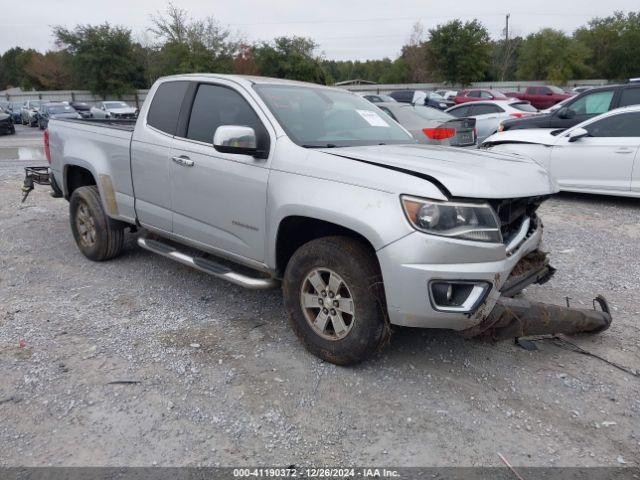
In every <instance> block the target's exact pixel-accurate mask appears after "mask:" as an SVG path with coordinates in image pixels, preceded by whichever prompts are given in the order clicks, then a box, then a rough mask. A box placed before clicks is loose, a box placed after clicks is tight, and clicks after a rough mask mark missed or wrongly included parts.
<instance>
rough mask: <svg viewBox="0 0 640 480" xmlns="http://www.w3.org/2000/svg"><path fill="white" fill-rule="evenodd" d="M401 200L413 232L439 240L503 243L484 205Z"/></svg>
mask: <svg viewBox="0 0 640 480" xmlns="http://www.w3.org/2000/svg"><path fill="white" fill-rule="evenodd" d="M400 200H401V202H402V208H403V209H404V213H405V215H406V216H407V219H408V220H409V222H410V223H411V225H412V226H413V227H414V228H415V229H416V230H419V231H421V232H424V233H428V234H431V235H439V236H442V237H451V238H459V239H462V240H474V241H477V242H489V243H502V234H501V233H500V222H499V220H498V217H497V216H496V214H495V212H494V210H493V208H491V206H490V205H488V204H486V203H463V202H440V201H436V200H429V199H426V198H417V197H410V196H406V195H402V196H401V197H400Z"/></svg>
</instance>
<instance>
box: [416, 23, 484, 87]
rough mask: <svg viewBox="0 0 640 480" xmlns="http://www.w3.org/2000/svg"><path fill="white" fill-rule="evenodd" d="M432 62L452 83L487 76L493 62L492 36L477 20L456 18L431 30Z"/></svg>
mask: <svg viewBox="0 0 640 480" xmlns="http://www.w3.org/2000/svg"><path fill="white" fill-rule="evenodd" d="M426 48H427V55H428V60H429V65H431V66H432V68H433V69H434V74H435V75H436V76H437V77H439V78H440V79H442V80H444V81H445V82H447V83H450V84H462V85H468V84H470V83H471V82H476V81H480V80H484V79H485V78H486V76H487V73H488V71H489V68H490V66H491V40H490V38H489V32H488V31H487V29H486V27H485V26H484V25H482V24H481V23H480V22H479V21H478V20H472V21H470V22H466V23H462V22H461V21H460V20H453V21H451V22H448V23H445V24H444V25H439V26H438V27H436V28H433V29H430V30H429V41H428V43H427V46H426Z"/></svg>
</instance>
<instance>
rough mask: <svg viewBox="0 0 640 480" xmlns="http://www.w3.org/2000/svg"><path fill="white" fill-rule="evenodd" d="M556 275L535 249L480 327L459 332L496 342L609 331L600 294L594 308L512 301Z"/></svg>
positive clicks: (608, 317)
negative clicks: (521, 293) (523, 292)
mask: <svg viewBox="0 0 640 480" xmlns="http://www.w3.org/2000/svg"><path fill="white" fill-rule="evenodd" d="M554 273H555V269H554V268H553V267H551V266H550V265H549V260H548V258H547V254H546V253H544V252H541V251H540V250H536V251H534V252H531V253H530V254H528V255H526V256H525V257H523V258H522V260H520V262H518V264H516V266H515V267H514V269H513V271H512V272H511V274H510V276H509V278H508V279H507V281H506V282H505V284H504V285H503V286H502V289H501V291H500V293H501V296H500V298H498V301H497V302H496V304H495V306H494V307H493V310H491V312H490V313H489V314H488V315H487V316H486V317H485V318H484V319H483V320H482V321H481V322H480V323H479V324H478V325H475V326H473V327H471V328H469V329H467V330H463V331H462V332H460V333H461V334H462V335H464V336H465V337H468V338H476V337H482V338H488V339H491V340H494V341H497V340H506V339H510V338H518V337H529V336H532V335H551V334H559V333H562V334H566V335H572V334H577V333H598V332H602V331H604V330H606V329H608V328H609V326H610V325H611V311H610V309H609V305H608V304H607V301H606V300H605V298H604V297H602V296H601V295H599V296H597V297H596V298H595V299H594V300H593V309H578V308H571V307H569V306H568V305H567V306H566V307H562V306H558V305H551V304H546V303H540V302H530V301H528V300H525V299H520V298H518V299H516V298H511V297H513V296H515V295H516V294H518V293H519V292H521V291H522V290H523V289H524V288H525V287H527V286H528V285H531V284H533V283H539V284H540V283H545V282H547V281H548V280H549V279H550V278H551V277H552V276H553V274H554ZM597 307H599V309H598V308H597Z"/></svg>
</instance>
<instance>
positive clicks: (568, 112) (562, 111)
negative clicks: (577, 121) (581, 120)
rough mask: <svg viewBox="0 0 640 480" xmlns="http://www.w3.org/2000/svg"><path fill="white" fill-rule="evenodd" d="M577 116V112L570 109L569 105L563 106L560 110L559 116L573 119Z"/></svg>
mask: <svg viewBox="0 0 640 480" xmlns="http://www.w3.org/2000/svg"><path fill="white" fill-rule="evenodd" d="M575 116H576V112H574V111H573V110H570V109H569V108H568V107H562V108H561V109H560V110H558V117H560V118H565V119H571V118H573V117H575Z"/></svg>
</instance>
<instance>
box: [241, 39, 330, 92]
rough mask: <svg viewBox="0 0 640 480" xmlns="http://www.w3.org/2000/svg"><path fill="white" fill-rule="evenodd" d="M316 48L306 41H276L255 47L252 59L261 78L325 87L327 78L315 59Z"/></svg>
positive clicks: (320, 63)
mask: <svg viewBox="0 0 640 480" xmlns="http://www.w3.org/2000/svg"><path fill="white" fill-rule="evenodd" d="M317 48H318V45H317V44H316V43H315V42H314V41H313V40H311V39H310V38H304V37H278V38H276V39H274V40H273V41H272V42H262V43H260V44H258V45H255V46H254V47H253V53H252V58H253V61H254V62H255V64H256V66H257V68H258V71H259V72H260V74H261V75H266V76H269V77H277V78H289V79H292V80H302V81H307V82H315V83H321V84H325V85H326V84H328V83H329V82H330V80H331V78H330V76H329V75H328V74H327V72H326V71H325V70H324V68H323V67H322V62H321V59H320V58H319V57H318V56H317V55H315V51H316V49H317Z"/></svg>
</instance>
